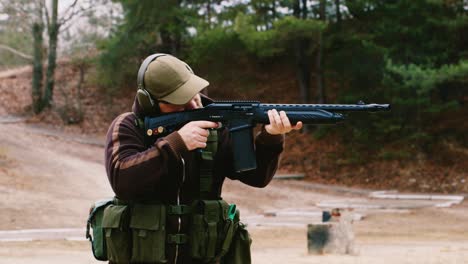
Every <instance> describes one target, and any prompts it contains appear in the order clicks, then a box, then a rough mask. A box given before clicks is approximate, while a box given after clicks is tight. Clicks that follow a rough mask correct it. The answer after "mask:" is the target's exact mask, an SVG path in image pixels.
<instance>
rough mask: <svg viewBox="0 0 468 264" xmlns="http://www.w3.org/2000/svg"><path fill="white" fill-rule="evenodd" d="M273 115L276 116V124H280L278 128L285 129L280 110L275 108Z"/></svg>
mask: <svg viewBox="0 0 468 264" xmlns="http://www.w3.org/2000/svg"><path fill="white" fill-rule="evenodd" d="M273 117H274V118H275V122H276V125H277V126H278V129H280V130H283V129H284V124H283V122H282V121H281V117H280V115H279V114H278V111H276V109H273Z"/></svg>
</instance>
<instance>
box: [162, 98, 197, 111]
mask: <svg viewBox="0 0 468 264" xmlns="http://www.w3.org/2000/svg"><path fill="white" fill-rule="evenodd" d="M202 106H203V105H202V103H201V97H200V95H199V94H197V95H195V96H194V97H193V98H192V99H190V101H188V103H186V104H184V105H175V104H170V103H166V102H159V109H161V113H173V112H181V111H184V110H191V109H197V108H201V107H202Z"/></svg>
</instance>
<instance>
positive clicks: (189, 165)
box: [105, 98, 284, 263]
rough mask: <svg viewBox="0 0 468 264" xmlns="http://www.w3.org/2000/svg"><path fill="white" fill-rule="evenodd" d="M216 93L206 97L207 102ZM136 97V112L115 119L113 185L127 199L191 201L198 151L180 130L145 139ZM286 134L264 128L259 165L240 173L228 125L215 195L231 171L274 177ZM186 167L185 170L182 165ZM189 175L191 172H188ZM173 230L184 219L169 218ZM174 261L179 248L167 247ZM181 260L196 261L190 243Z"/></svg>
mask: <svg viewBox="0 0 468 264" xmlns="http://www.w3.org/2000/svg"><path fill="white" fill-rule="evenodd" d="M209 100H210V99H207V98H203V101H204V104H205V105H206V103H208V102H209ZM140 114H141V111H140V109H139V106H138V103H137V102H136V101H135V103H134V106H133V113H124V114H121V115H120V116H118V117H117V118H116V119H115V120H114V121H113V122H112V124H111V125H110V127H109V130H108V132H107V142H106V153H105V162H106V164H105V165H106V171H107V176H108V178H109V181H110V184H111V186H112V189H113V190H114V192H115V194H116V196H117V197H119V198H120V199H124V200H158V201H162V202H163V203H167V204H177V201H178V200H179V202H180V204H191V203H192V201H193V200H194V199H196V198H197V195H198V192H199V190H198V186H199V185H198V178H199V164H198V163H199V162H197V161H198V159H197V155H196V153H195V152H194V151H188V149H187V147H186V146H185V144H184V142H183V140H182V138H181V136H180V135H179V133H178V132H177V131H175V132H173V133H171V134H169V135H167V136H165V137H161V138H158V139H157V140H156V141H155V142H154V144H151V146H149V147H147V146H146V145H145V139H144V136H145V135H144V133H143V129H140V128H138V127H137V126H136V125H135V124H136V122H135V120H136V115H140ZM283 143H284V136H282V135H270V134H268V133H267V132H266V131H265V130H264V129H262V132H260V133H259V134H258V135H257V136H256V138H255V149H256V157H257V169H256V170H252V171H248V172H243V173H235V172H234V169H233V155H232V148H231V144H230V138H229V133H228V131H227V129H223V130H221V132H220V135H219V145H218V151H217V153H216V156H215V157H214V164H215V165H214V168H213V189H212V192H211V194H210V196H211V197H210V198H212V199H218V198H220V197H221V189H222V185H223V182H224V179H225V178H226V177H228V178H230V179H232V180H240V181H241V182H243V183H245V184H248V185H250V186H254V187H265V186H266V185H268V183H270V181H271V179H272V177H273V175H274V173H275V171H276V169H277V166H278V160H279V156H280V153H281V152H282V151H283ZM183 169H185V173H183V172H182V170H183ZM183 175H185V177H183ZM167 222H168V223H167V233H168V234H173V233H177V230H178V219H177V218H174V219H168V221H167ZM181 226H182V229H181V232H180V233H187V232H188V230H187V228H188V219H187V218H186V217H183V218H182V225H181ZM166 253H167V257H168V260H169V263H174V262H173V261H174V260H173V259H174V255H175V249H174V247H171V246H169V247H167V252H166ZM178 255H179V256H178V261H177V262H178V263H195V262H193V261H191V260H190V258H189V257H188V252H187V248H184V247H182V248H180V249H179V254H178Z"/></svg>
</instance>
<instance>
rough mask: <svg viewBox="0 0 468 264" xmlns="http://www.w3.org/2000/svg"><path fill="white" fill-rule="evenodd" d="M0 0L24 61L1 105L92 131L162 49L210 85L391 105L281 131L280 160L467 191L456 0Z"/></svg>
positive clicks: (0, 64)
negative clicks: (23, 75) (340, 121)
mask: <svg viewBox="0 0 468 264" xmlns="http://www.w3.org/2000/svg"><path fill="white" fill-rule="evenodd" d="M0 3H1V6H0V32H1V34H0V68H1V69H2V70H8V69H12V68H16V67H19V66H22V65H32V67H31V69H32V70H31V71H29V73H28V74H27V78H26V79H27V82H26V83H25V82H23V83H21V84H18V80H19V79H20V78H16V76H13V77H12V78H9V79H6V80H2V86H8V87H9V89H8V90H9V93H11V96H10V97H8V96H5V95H4V97H3V98H4V99H3V101H2V102H1V103H2V104H4V105H9V106H8V107H7V110H5V111H6V113H4V114H9V115H24V116H26V117H27V119H28V121H29V122H36V123H48V124H52V125H55V126H60V127H62V128H63V129H73V130H76V131H80V132H83V133H98V134H104V133H105V132H106V130H107V127H108V125H109V124H110V122H111V121H112V119H113V118H115V117H116V115H118V114H119V113H122V112H127V111H130V109H131V108H130V107H131V104H132V102H133V98H134V93H135V90H136V73H137V70H138V67H139V65H140V63H141V62H142V60H143V59H144V58H146V57H147V56H148V55H150V54H152V53H156V52H163V53H171V54H173V55H175V56H177V57H179V58H181V59H183V60H185V61H187V62H188V63H189V64H190V65H191V67H192V68H193V69H194V70H195V72H196V73H197V75H200V76H201V77H203V78H205V79H207V80H209V81H210V86H209V89H208V94H209V96H210V97H212V98H214V99H223V100H228V99H242V100H247V99H248V100H259V101H261V102H265V103H357V102H358V101H360V100H363V101H365V102H367V103H390V104H391V105H392V111H391V112H389V113H379V114H352V115H350V116H349V119H348V121H347V122H346V123H344V124H341V125H338V126H317V127H309V128H308V129H307V131H304V132H302V133H292V134H291V135H289V136H288V139H287V147H286V150H285V153H284V155H283V158H282V160H281V164H280V170H281V171H282V172H295V173H296V172H301V173H305V175H306V179H307V180H310V181H315V182H326V183H337V184H345V185H354V186H366V187H370V188H378V187H385V188H397V189H403V190H417V191H431V192H434V191H435V192H468V122H467V121H466V120H467V118H466V116H467V114H468V107H467V103H468V92H467V91H468V88H467V84H468V1H466V0H412V1H409V0H408V1H405V0H401V1H397V0H354V1H351V0H318V1H310V0H290V1H288V0H280V1H275V0H251V1H247V0H242V1H241V0H238V1H221V0H208V1H202V0H194V1H183V0H168V1H162V0H156V1H149V0H148V1H136V0H120V1H117V0H115V1H107V0H99V1H87V0H81V1H80V0H77V1H71V0H60V1H58V0H51V1H45V0H38V1H26V0H21V1H3V0H2V1H1V2H0ZM21 87H23V88H24V89H23V88H21ZM19 94H23V96H20V95H19ZM11 98H14V99H15V100H12V99H11ZM12 102H13V103H14V104H13V103H12ZM10 104H11V105H10Z"/></svg>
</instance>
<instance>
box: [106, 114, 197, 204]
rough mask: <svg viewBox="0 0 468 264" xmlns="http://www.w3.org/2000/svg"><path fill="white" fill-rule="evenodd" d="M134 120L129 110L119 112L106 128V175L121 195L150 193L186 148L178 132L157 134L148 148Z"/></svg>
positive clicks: (133, 196) (113, 187) (127, 197)
mask: <svg viewBox="0 0 468 264" xmlns="http://www.w3.org/2000/svg"><path fill="white" fill-rule="evenodd" d="M134 122H135V117H134V115H133V114H132V113H126V114H122V115H120V116H119V117H117V118H116V119H115V120H114V121H113V122H112V124H111V126H110V127H109V130H108V132H107V139H106V149H105V162H106V171H107V176H108V178H109V181H110V184H111V186H112V189H113V190H114V192H115V194H116V195H117V196H118V197H120V198H121V199H132V200H135V199H144V198H145V197H149V196H151V195H152V194H153V193H154V192H155V190H156V189H157V188H158V187H159V185H160V183H161V181H162V180H163V179H164V177H167V175H169V170H170V168H171V164H174V163H178V162H180V157H181V155H183V154H184V153H185V152H188V150H187V148H186V146H185V144H184V142H183V140H182V138H181V137H180V135H179V134H178V132H174V133H171V134H169V135H168V136H166V137H162V138H159V139H158V140H156V142H155V143H154V144H153V145H152V146H151V147H150V148H147V146H146V145H145V141H144V135H143V131H141V130H140V129H139V128H138V127H136V126H135V123H134ZM173 167H175V166H173ZM175 175H177V174H175Z"/></svg>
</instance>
